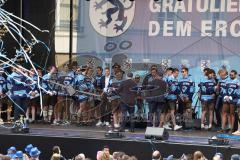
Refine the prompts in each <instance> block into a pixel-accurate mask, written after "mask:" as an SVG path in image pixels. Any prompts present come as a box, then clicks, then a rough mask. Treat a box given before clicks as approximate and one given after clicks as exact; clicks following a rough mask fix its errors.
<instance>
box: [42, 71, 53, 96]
mask: <svg viewBox="0 0 240 160" xmlns="http://www.w3.org/2000/svg"><path fill="white" fill-rule="evenodd" d="M51 77H52V75H51V74H50V73H48V74H45V75H44V76H43V77H42V81H41V84H42V90H43V93H47V94H48V93H52V92H53V91H54V90H53V85H51V84H50V82H49V81H50V80H51Z"/></svg>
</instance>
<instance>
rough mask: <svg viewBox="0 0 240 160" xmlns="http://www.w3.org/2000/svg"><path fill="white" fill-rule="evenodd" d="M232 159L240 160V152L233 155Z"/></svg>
mask: <svg viewBox="0 0 240 160" xmlns="http://www.w3.org/2000/svg"><path fill="white" fill-rule="evenodd" d="M231 160H240V155H239V154H234V155H232V156H231Z"/></svg>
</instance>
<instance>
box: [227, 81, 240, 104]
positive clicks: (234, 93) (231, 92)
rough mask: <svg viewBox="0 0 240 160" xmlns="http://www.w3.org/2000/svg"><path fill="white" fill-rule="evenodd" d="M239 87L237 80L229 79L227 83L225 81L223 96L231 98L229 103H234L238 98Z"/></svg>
mask: <svg viewBox="0 0 240 160" xmlns="http://www.w3.org/2000/svg"><path fill="white" fill-rule="evenodd" d="M239 87H240V83H239V80H238V79H233V80H232V79H229V80H228V81H226V87H225V90H226V93H225V94H224V96H229V97H232V100H231V102H234V101H236V100H237V99H238V97H239V94H238V93H239V89H240V88H239Z"/></svg>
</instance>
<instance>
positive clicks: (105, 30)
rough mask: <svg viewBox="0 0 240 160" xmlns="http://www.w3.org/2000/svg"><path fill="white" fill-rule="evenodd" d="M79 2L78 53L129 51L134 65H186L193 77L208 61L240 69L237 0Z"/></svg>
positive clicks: (106, 58)
mask: <svg viewBox="0 0 240 160" xmlns="http://www.w3.org/2000/svg"><path fill="white" fill-rule="evenodd" d="M76 5H77V6H78V10H77V11H76V12H77V13H78V18H77V20H76V24H77V26H78V29H77V31H76V34H77V36H76V37H75V39H74V42H75V43H76V45H74V47H75V48H74V51H75V52H76V54H77V55H79V56H80V55H86V54H87V55H93V56H96V57H98V58H100V59H101V60H102V61H103V63H104V64H105V63H107V64H109V63H111V60H112V58H113V57H114V56H116V55H118V54H119V55H126V56H127V58H126V57H124V59H126V61H127V64H128V63H131V64H128V66H130V68H129V67H128V68H129V70H131V71H143V70H147V68H148V67H149V66H150V64H152V63H156V64H159V65H165V66H166V67H168V66H172V67H178V68H180V67H181V66H187V67H189V68H190V72H191V74H192V75H193V76H195V77H197V76H199V73H200V72H202V69H203V68H205V67H212V68H213V69H215V70H216V71H217V70H218V69H219V68H221V67H222V66H225V67H227V68H228V69H238V64H239V60H240V58H239V55H240V53H239V51H240V42H239V38H240V14H239V13H240V2H239V1H238V0H183V1H177V0H159V1H158V2H155V1H154V0H135V1H129V0H90V1H85V0H79V1H77V2H76ZM56 48H57V46H56ZM57 52H67V51H64V50H63V49H60V50H59V51H57Z"/></svg>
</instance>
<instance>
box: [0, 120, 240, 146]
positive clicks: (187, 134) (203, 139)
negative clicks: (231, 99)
mask: <svg viewBox="0 0 240 160" xmlns="http://www.w3.org/2000/svg"><path fill="white" fill-rule="evenodd" d="M108 130H109V128H107V127H93V126H81V127H78V126H76V125H66V126H54V125H46V124H31V125H30V133H28V134H26V135H29V136H46V137H75V138H76V137H80V138H94V139H95V138H96V139H109V138H106V137H105V133H106V132H107V131H108ZM168 132H169V139H168V140H167V141H165V142H172V143H184V144H194V145H197V144H199V145H208V139H209V138H211V137H213V136H216V135H217V134H219V133H217V131H205V130H204V131H201V130H179V131H168ZM0 134H13V133H11V131H10V130H9V129H6V128H0ZM123 134H124V136H125V137H123V138H121V140H140V141H144V140H145V136H144V134H145V129H136V130H135V132H134V133H131V132H124V133H123ZM239 139H240V138H239ZM230 146H231V147H240V141H238V140H230Z"/></svg>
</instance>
